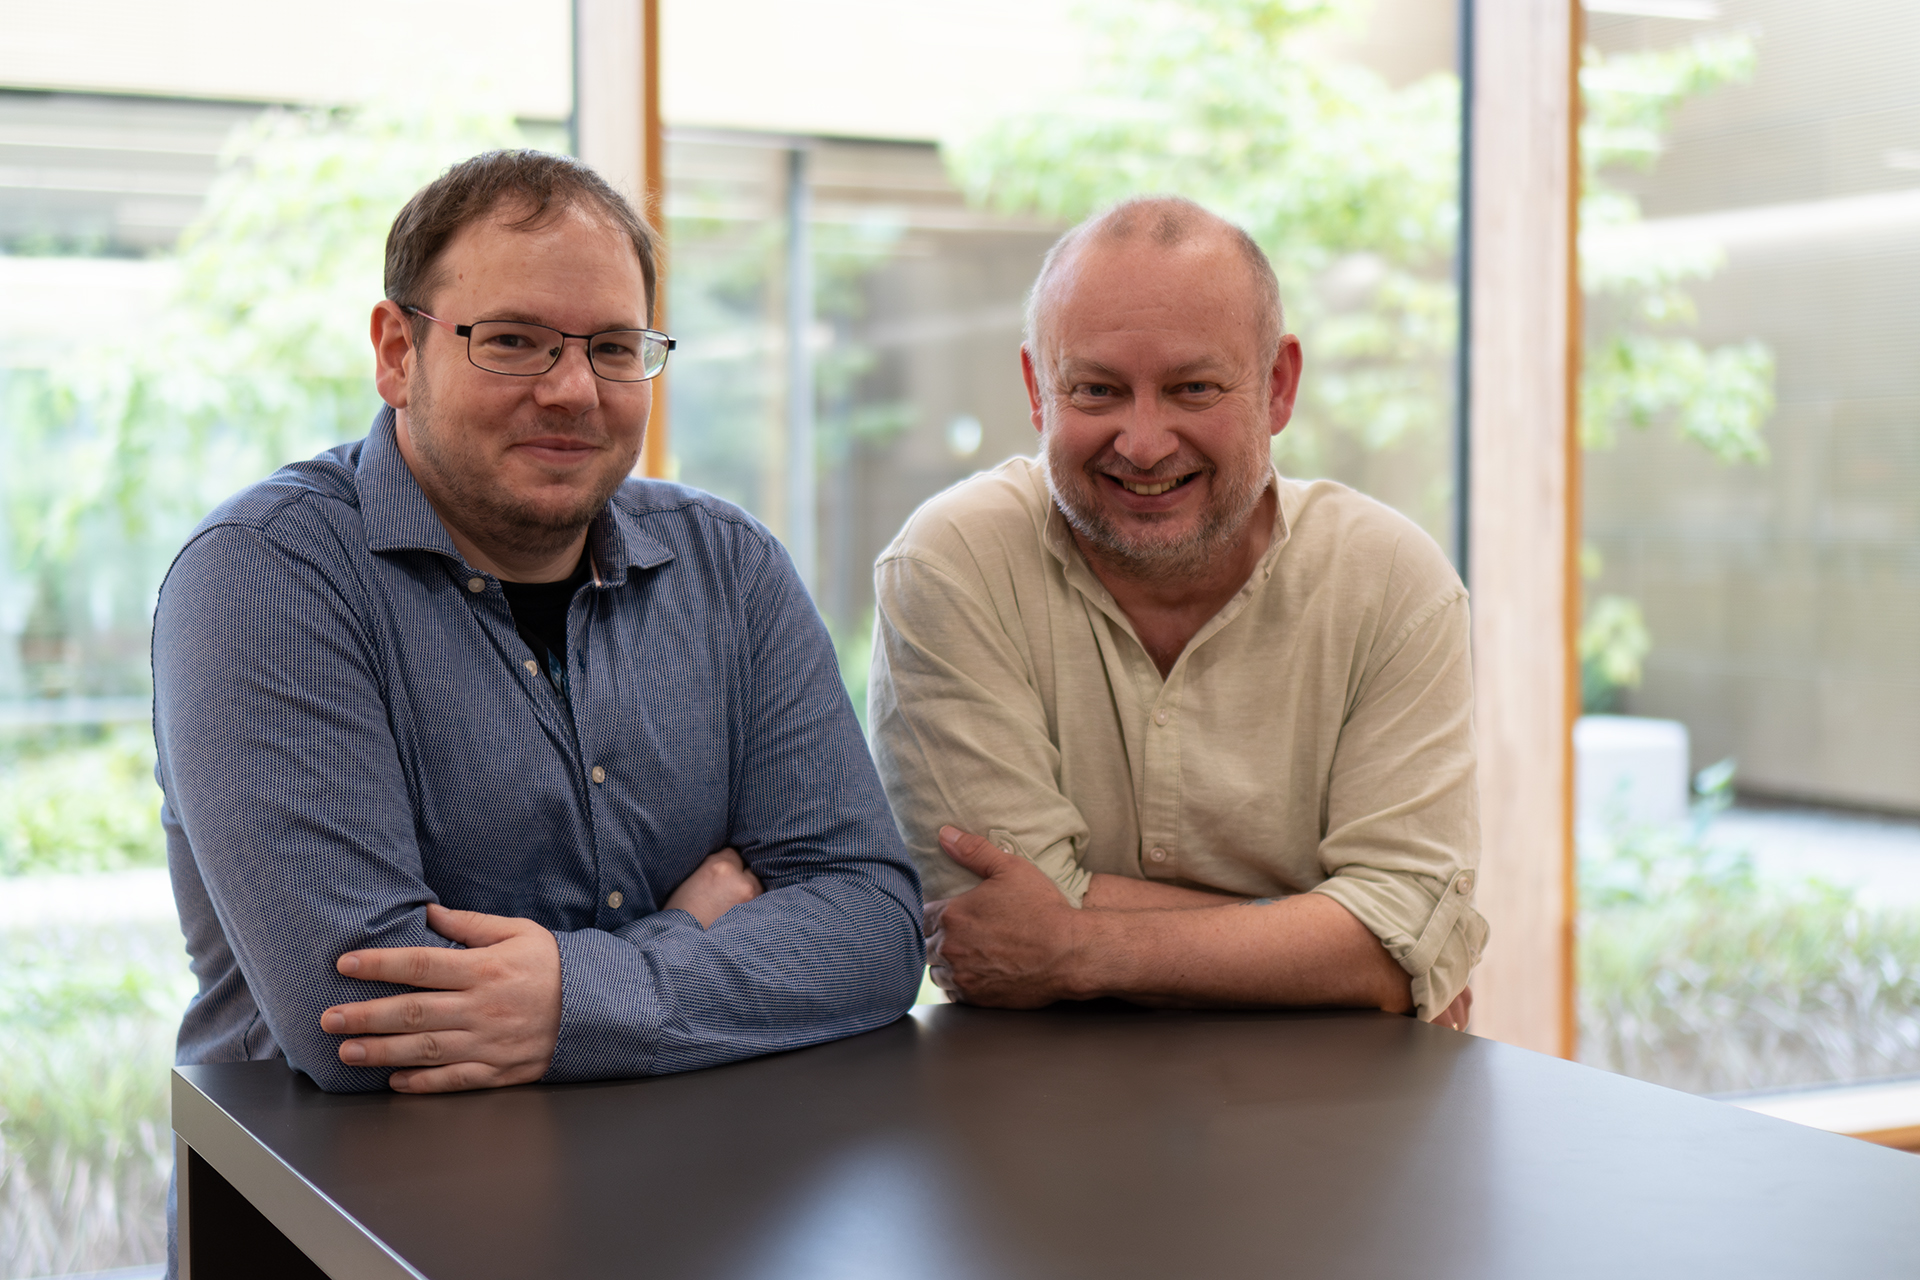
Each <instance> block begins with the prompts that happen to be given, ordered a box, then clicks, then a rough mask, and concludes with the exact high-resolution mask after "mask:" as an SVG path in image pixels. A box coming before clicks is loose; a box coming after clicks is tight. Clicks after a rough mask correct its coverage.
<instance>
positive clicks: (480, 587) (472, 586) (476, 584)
mask: <svg viewBox="0 0 1920 1280" xmlns="http://www.w3.org/2000/svg"><path fill="white" fill-rule="evenodd" d="M486 589H487V580H486V579H485V578H468V579H467V590H469V591H471V592H473V594H475V595H479V594H480V593H481V592H482V591H485V590H486Z"/></svg>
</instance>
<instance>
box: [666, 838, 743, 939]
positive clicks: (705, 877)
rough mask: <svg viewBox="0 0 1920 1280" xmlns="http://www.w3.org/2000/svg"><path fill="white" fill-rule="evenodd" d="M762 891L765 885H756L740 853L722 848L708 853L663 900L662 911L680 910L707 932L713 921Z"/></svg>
mask: <svg viewBox="0 0 1920 1280" xmlns="http://www.w3.org/2000/svg"><path fill="white" fill-rule="evenodd" d="M765 892H766V886H764V885H762V884H761V883H760V877H759V876H756V875H754V874H753V872H751V871H749V870H747V864H746V863H745V862H743V861H741V858H740V854H739V853H738V852H737V851H736V850H733V849H722V850H720V852H718V853H713V854H708V855H707V860H706V861H705V862H702V863H701V864H700V865H699V866H697V867H695V868H694V869H693V874H692V875H690V876H688V877H687V878H686V879H685V880H682V881H681V882H680V887H679V888H678V889H675V890H674V891H673V895H672V896H671V897H669V898H668V899H667V907H666V909H667V910H674V909H676V908H677V909H678V910H681V911H684V912H686V913H687V914H688V915H690V916H692V917H693V918H694V919H695V920H698V921H699V922H700V927H701V928H702V929H711V928H712V927H713V922H714V921H715V920H718V919H719V918H720V917H721V916H723V915H725V914H726V913H727V912H728V911H729V910H731V909H732V908H734V907H737V906H739V905H740V904H741V903H743V902H752V901H753V900H754V899H755V898H757V897H759V896H760V895H761V894H763V893H765Z"/></svg>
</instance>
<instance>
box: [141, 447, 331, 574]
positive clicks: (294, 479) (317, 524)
mask: <svg viewBox="0 0 1920 1280" xmlns="http://www.w3.org/2000/svg"><path fill="white" fill-rule="evenodd" d="M365 443H366V442H365V441H364V440H356V441H354V442H352V443H351V444H343V445H337V446H335V447H334V448H332V449H329V450H327V451H326V452H325V453H322V454H320V455H318V456H317V457H313V458H308V459H306V460H305V461H301V462H293V463H288V464H287V465H286V466H284V467H282V468H280V469H279V470H278V471H276V472H274V473H273V474H272V475H270V476H268V477H267V478H266V479H264V480H261V481H258V482H256V483H254V484H250V485H248V486H247V487H246V488H244V489H242V490H240V491H239V492H238V493H235V494H234V495H233V496H232V497H230V498H228V499H226V501H224V502H222V503H221V504H220V505H219V506H217V507H215V508H214V509H213V510H212V511H211V512H209V513H208V514H207V516H206V518H205V519H203V520H201V521H200V523H199V524H198V525H196V526H195V527H194V530H193V532H192V533H191V534H189V535H188V536H187V541H186V543H185V545H184V546H182V548H181V550H180V556H179V558H180V559H187V558H191V557H193V556H195V555H197V554H202V553H205V552H207V551H209V550H211V549H212V548H214V547H216V546H226V545H230V544H233V543H236V542H238V543H259V542H266V543H270V544H274V545H278V546H281V547H283V548H285V549H288V550H293V551H305V550H309V549H310V548H311V547H312V546H313V545H314V544H315V543H316V535H318V539H317V540H318V541H319V542H323V543H324V542H331V541H334V539H332V538H328V537H326V536H325V535H326V532H327V531H328V530H339V529H341V528H342V527H343V526H345V527H351V528H358V527H360V525H361V518H360V495H359V491H358V490H357V489H356V488H355V486H354V479H355V476H356V474H357V472H358V465H359V460H360V451H361V448H362V446H363V445H364V444H365Z"/></svg>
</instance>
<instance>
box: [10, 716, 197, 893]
mask: <svg viewBox="0 0 1920 1280" xmlns="http://www.w3.org/2000/svg"><path fill="white" fill-rule="evenodd" d="M153 763H154V751H153V738H152V735H151V734H149V733H148V732H146V731H145V730H144V729H132V728H128V729H122V730H119V731H117V732H115V733H113V734H112V735H110V736H108V737H107V738H105V739H104V740H102V741H99V742H95V743H90V744H82V745H78V746H69V747H66V748H64V749H60V750H56V751H53V752H49V753H46V754H28V755H24V756H21V757H20V758H18V759H16V760H14V761H12V762H10V763H9V764H8V765H7V767H6V769H5V771H4V772H0V876H17V875H28V874H35V873H40V874H45V873H49V872H85V871H120V870H125V869H127V868H131V867H152V866H163V865H165V863H166V860H167V846H166V841H165V838H164V837H163V836H162V835H161V833H160V789H159V788H158V787H157V786H156V785H154V780H153Z"/></svg>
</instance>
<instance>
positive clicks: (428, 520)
mask: <svg viewBox="0 0 1920 1280" xmlns="http://www.w3.org/2000/svg"><path fill="white" fill-rule="evenodd" d="M396 430H397V428H396V418H395V415H394V411H393V406H392V405H383V406H382V407H381V409H380V412H379V413H378V414H377V415H376V416H375V417H374V420H373V427H372V429H371V430H369V431H368V432H367V442H366V444H365V446H363V447H362V449H361V451H360V468H359V470H358V472H357V473H356V474H355V475H354V481H353V484H354V489H355V490H356V491H357V492H358V494H359V497H360V517H361V519H362V521H364V522H365V525H366V530H367V549H368V550H370V551H376V552H379V551H434V552H438V553H439V554H441V555H443V556H447V557H449V558H450V559H452V560H454V561H456V562H458V563H460V564H462V565H464V564H465V563H466V561H465V559H464V558H463V557H462V556H461V554H460V552H459V549H458V548H456V547H455V546H454V545H453V538H452V537H451V536H450V535H449V534H448V533H447V527H446V526H445V525H443V524H441V523H440V517H439V516H438V515H436V514H435V513H434V510H433V504H432V503H430V502H428V501H427V495H426V494H425V493H424V492H423V491H422V490H421V488H420V483H419V481H417V480H415V479H414V478H413V472H412V471H411V470H410V469H409V468H408V467H407V460H406V459H405V458H404V457H402V456H401V454H400V441H399V439H398V437H397V436H396V434H395V433H396ZM587 557H588V566H589V569H590V572H591V580H592V581H593V583H594V585H596V586H608V587H617V586H620V585H622V584H624V583H625V582H626V580H627V570H628V569H629V568H632V569H651V568H654V567H655V566H657V565H662V564H665V563H666V562H667V561H669V560H671V559H673V552H671V551H669V550H668V549H667V547H666V546H665V545H664V544H663V543H661V542H660V541H659V540H658V539H656V538H653V537H651V536H649V535H648V534H647V533H646V532H645V531H643V530H642V529H641V528H640V526H639V525H638V523H637V522H636V521H635V520H634V517H633V515H632V513H630V512H627V511H623V510H621V508H620V506H619V504H618V503H614V502H609V503H608V504H607V505H606V506H605V507H603V508H602V509H601V512H600V514H599V515H598V516H596V517H594V521H593V524H592V525H590V526H589V527H588V529H587Z"/></svg>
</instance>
